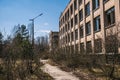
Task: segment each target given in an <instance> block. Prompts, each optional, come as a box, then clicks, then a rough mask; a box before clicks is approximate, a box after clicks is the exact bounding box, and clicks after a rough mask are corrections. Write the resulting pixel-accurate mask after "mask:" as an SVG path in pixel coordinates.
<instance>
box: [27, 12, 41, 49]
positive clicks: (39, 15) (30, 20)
mask: <svg viewBox="0 0 120 80" xmlns="http://www.w3.org/2000/svg"><path fill="white" fill-rule="evenodd" d="M42 15H43V13H41V14H39V15H38V16H36V17H34V18H33V19H29V21H32V46H33V47H34V20H35V19H36V18H38V17H39V16H42Z"/></svg>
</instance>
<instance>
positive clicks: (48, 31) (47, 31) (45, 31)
mask: <svg viewBox="0 0 120 80" xmlns="http://www.w3.org/2000/svg"><path fill="white" fill-rule="evenodd" d="M37 32H39V33H50V30H39V31H36V33H37Z"/></svg>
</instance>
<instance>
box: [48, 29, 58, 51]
mask: <svg viewBox="0 0 120 80" xmlns="http://www.w3.org/2000/svg"><path fill="white" fill-rule="evenodd" d="M58 42H59V32H53V31H51V32H50V35H49V48H50V51H53V50H54V51H55V50H57V49H58Z"/></svg>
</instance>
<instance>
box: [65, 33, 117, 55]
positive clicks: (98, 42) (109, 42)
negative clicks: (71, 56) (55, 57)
mask: <svg viewBox="0 0 120 80" xmlns="http://www.w3.org/2000/svg"><path fill="white" fill-rule="evenodd" d="M113 42H114V43H113ZM84 44H85V43H84V42H82V43H80V53H92V48H94V52H95V53H101V52H102V39H101V38H98V39H95V40H94V47H92V41H87V42H86V48H85V45H84ZM118 44H119V43H118V40H117V37H116V36H115V35H110V36H106V42H105V43H104V45H105V50H106V53H118ZM66 47H68V48H69V49H70V47H71V49H74V45H71V46H66ZM78 48H79V44H75V50H76V51H78Z"/></svg>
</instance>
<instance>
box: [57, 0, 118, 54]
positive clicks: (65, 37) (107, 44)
mask: <svg viewBox="0 0 120 80" xmlns="http://www.w3.org/2000/svg"><path fill="white" fill-rule="evenodd" d="M119 24H120V0H70V2H69V4H68V5H67V6H66V8H65V10H64V11H63V12H62V14H61V15H60V18H59V31H60V33H59V34H60V35H59V38H60V40H59V43H60V47H61V48H63V49H65V50H66V49H67V50H71V49H72V50H75V51H79V52H84V51H85V53H118V51H119V52H120V48H119V47H120V44H118V43H117V42H118V41H117V39H119V38H120V25H119ZM118 32H119V33H118ZM119 40H120V39H119Z"/></svg>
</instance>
